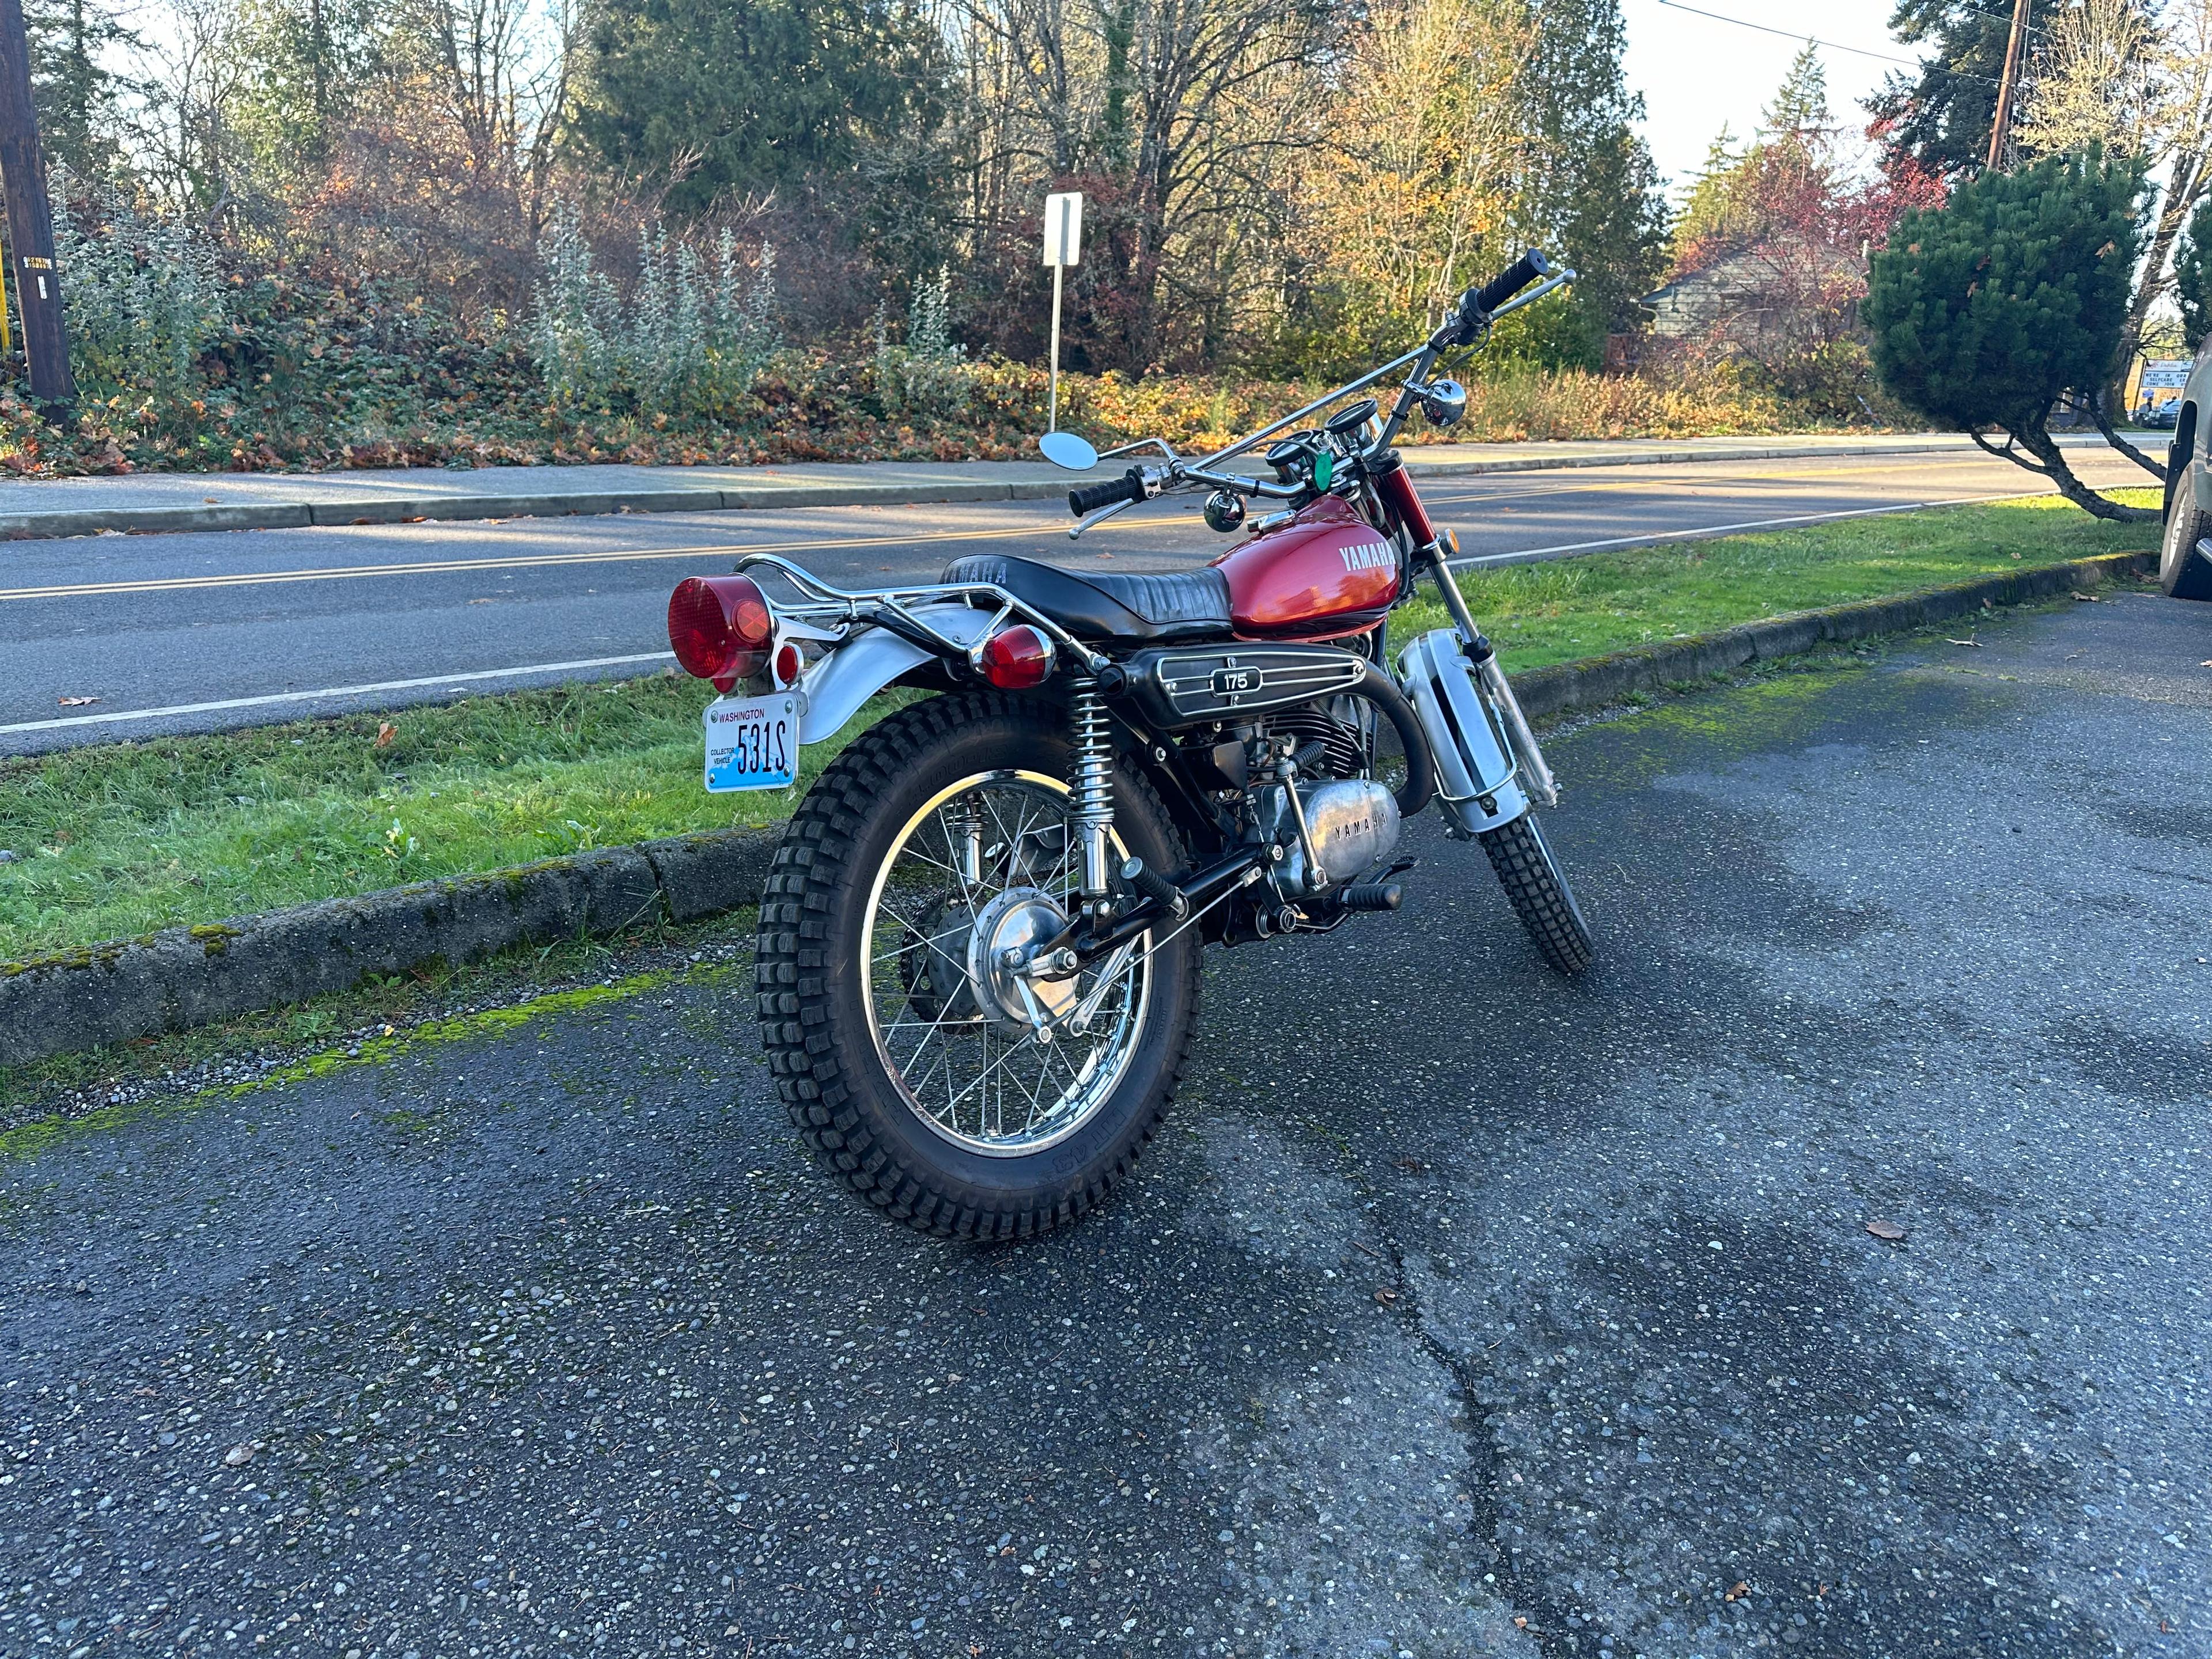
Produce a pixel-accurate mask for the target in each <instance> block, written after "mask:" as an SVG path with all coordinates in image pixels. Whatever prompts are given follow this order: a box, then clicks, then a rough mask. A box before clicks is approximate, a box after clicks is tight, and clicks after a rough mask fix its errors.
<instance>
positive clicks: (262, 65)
mask: <svg viewBox="0 0 2212 1659" xmlns="http://www.w3.org/2000/svg"><path fill="white" fill-rule="evenodd" d="M239 21H240V45H241V46H242V48H243V50H244V52H245V53H246V56H247V58H249V59H250V60H251V62H252V66H253V74H252V84H251V88H250V90H249V91H248V93H247V94H246V102H245V106H244V107H242V108H241V109H240V110H239V111H238V112H237V113H236V116H235V120H236V123H237V125H239V126H240V129H241V130H242V131H243V132H244V134H245V136H246V139H247V141H248V143H250V144H251V145H252V149H253V150H254V151H255V158H254V159H255V161H256V162H257V164H258V166H257V170H258V171H259V172H261V173H264V176H268V177H273V178H286V177H295V176H298V175H300V174H301V173H307V174H309V175H312V174H313V173H314V172H315V171H316V170H317V169H319V168H320V167H322V166H323V165H324V164H325V163H326V162H327V161H329V160H330V155H331V145H332V144H333V143H334V142H335V141H336V139H337V135H338V133H339V131H341V130H342V129H343V126H344V125H345V123H346V121H347V119H348V118H349V117H350V116H351V114H352V113H353V112H354V110H355V107H356V100H358V98H359V96H360V94H361V91H362V88H363V87H364V85H365V84H367V83H368V81H369V79H370V76H372V74H373V73H374V70H376V69H377V67H378V66H379V64H380V59H381V57H382V49H383V46H384V41H383V39H382V33H383V32H382V30H381V29H380V11H379V9H378V8H377V6H376V4H375V0H246V4H244V5H243V6H242V7H241V8H240V19H239Z"/></svg>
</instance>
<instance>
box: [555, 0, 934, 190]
mask: <svg viewBox="0 0 2212 1659" xmlns="http://www.w3.org/2000/svg"><path fill="white" fill-rule="evenodd" d="M592 51H593V61H592V72H591V81H590V83H589V84H588V86H587V87H586V89H585V93H584V97H583V100H582V107H581V108H580V111H579V112H578V117H577V122H576V128H577V131H578V133H579V135H580V137H582V138H583V140H584V141H585V143H586V144H588V145H589V146H590V147H592V149H596V150H598V151H599V154H600V155H601V156H602V157H604V158H605V160H606V161H610V162H611V163H613V164H614V165H615V166H616V167H618V168H620V169H622V170H623V171H625V172H629V173H634V174H641V175H644V176H647V177H653V178H657V179H661V180H663V181H665V182H666V183H668V184H669V185H670V189H669V191H668V195H667V198H666V199H667V203H668V205H669V206H670V207H671V209H673V210H677V211H679V212H694V211H697V210H701V209H703V208H704V207H706V206H707V205H708V203H710V202H712V201H713V200H714V198H715V197H718V196H720V195H721V194H723V193H724V192H735V193H739V194H744V193H751V194H756V195H764V194H767V193H769V192H771V191H790V192H794V193H797V192H803V191H805V190H806V189H808V188H809V187H811V186H818V185H821V184H822V183H823V181H824V180H825V179H829V178H835V177H849V176H850V175H851V173H852V172H853V169H854V165H855V161H856V160H857V159H858V158H859V157H860V155H862V154H864V153H865V152H866V150H867V149H869V147H870V145H871V143H872V141H876V140H882V139H888V138H892V137H896V136H898V135H900V134H902V133H904V132H908V131H911V130H912V128H913V126H914V125H915V120H914V118H915V115H916V114H917V112H918V106H923V105H926V104H927V103H928V102H929V101H930V100H931V99H932V97H933V94H934V92H935V87H934V84H933V82H934V77H935V76H936V75H937V74H938V70H937V58H938V54H937V52H936V51H935V50H934V48H933V42H932V40H931V39H930V36H929V28H928V25H927V21H926V20H924V19H922V18H921V17H920V16H919V15H917V14H916V13H915V12H913V11H911V10H910V9H907V8H906V7H904V6H903V5H901V4H898V3H895V0H607V3H605V5H604V6H603V7H602V9H601V10H600V12H599V23H598V27H596V28H595V30H594V31H593V34H592Z"/></svg>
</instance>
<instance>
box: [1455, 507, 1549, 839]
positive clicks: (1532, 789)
mask: <svg viewBox="0 0 2212 1659" xmlns="http://www.w3.org/2000/svg"><path fill="white" fill-rule="evenodd" d="M1422 553H1423V554H1424V555H1425V557H1426V559H1427V562H1428V567H1429V574H1430V575H1431V576H1433V577H1434V578H1436V583H1437V592H1439V593H1440V594H1442V595H1443V602H1444V609H1445V610H1446V611H1449V613H1450V615H1451V619H1452V625H1453V626H1454V627H1455V628H1456V629H1458V630H1459V637H1460V644H1461V647H1462V649H1463V650H1465V651H1466V653H1467V655H1468V661H1470V662H1471V663H1473V664H1474V671H1475V678H1476V679H1477V681H1478V682H1480V684H1481V686H1482V690H1483V695H1484V696H1486V697H1487V698H1488V699H1489V701H1490V706H1491V708H1492V712H1494V713H1495V714H1497V716H1498V720H1499V723H1500V724H1501V725H1503V726H1504V728H1505V737H1506V740H1507V742H1508V743H1510V744H1511V745H1512V749H1513V753H1514V756H1515V757H1516V759H1518V760H1519V761H1520V763H1521V770H1522V781H1523V782H1524V783H1526V784H1527V785H1528V793H1530V794H1531V795H1534V797H1535V798H1536V799H1538V800H1540V801H1541V802H1543V803H1544V805H1547V806H1557V805H1559V783H1558V781H1556V780H1555V779H1554V778H1553V776H1552V769H1551V768H1550V767H1549V766H1547V765H1546V764H1545V763H1544V751H1543V750H1542V749H1541V748H1540V747H1539V746H1538V745H1537V743H1536V734H1535V732H1533V731H1531V730H1530V729H1529V727H1528V716H1527V715H1526V714H1522V712H1521V700H1520V698H1518V697H1516V696H1514V695H1513V688H1512V686H1511V685H1510V684H1507V682H1506V678H1505V671H1504V669H1502V668H1500V667H1499V666H1498V653H1497V651H1496V650H1495V648H1493V647H1492V645H1491V643H1490V641H1488V640H1487V639H1486V638H1485V637H1484V636H1483V632H1482V630H1481V629H1480V628H1477V627H1476V626H1475V625H1474V615H1473V613H1472V612H1470V611H1468V608H1467V595H1465V594H1464V593H1462V592H1460V591H1459V584H1458V583H1457V582H1456V581H1454V580H1452V574H1451V567H1450V565H1449V564H1448V563H1447V562H1445V556H1444V550H1443V544H1442V543H1441V542H1431V543H1430V544H1428V546H1426V547H1425V548H1424V549H1422Z"/></svg>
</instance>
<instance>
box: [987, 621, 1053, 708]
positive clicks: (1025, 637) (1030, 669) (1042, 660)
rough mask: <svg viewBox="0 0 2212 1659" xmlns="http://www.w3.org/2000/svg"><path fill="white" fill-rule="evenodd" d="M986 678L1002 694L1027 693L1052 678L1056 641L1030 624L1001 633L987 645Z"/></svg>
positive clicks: (1002, 630)
mask: <svg viewBox="0 0 2212 1659" xmlns="http://www.w3.org/2000/svg"><path fill="white" fill-rule="evenodd" d="M979 661H980V665H981V668H982V670H983V678H985V679H987V680H988V681H990V682H991V684H994V685H995V686H997V687H998V688H999V690H1001V691H1026V690H1029V689H1030V687H1031V686H1033V685H1042V684H1044V683H1045V681H1047V680H1048V679H1049V678H1052V641H1050V640H1048V639H1047V638H1046V637H1045V636H1044V635H1042V633H1040V632H1039V631H1038V630H1037V629H1034V628H1032V627H1030V625H1029V624H1028V623H1016V624H1015V625H1014V626H1013V627H1012V628H1006V629H1000V631H999V632H997V633H995V634H994V635H991V637H990V638H989V639H988V640H987V641H984V645H983V653H982V656H981V659H979Z"/></svg>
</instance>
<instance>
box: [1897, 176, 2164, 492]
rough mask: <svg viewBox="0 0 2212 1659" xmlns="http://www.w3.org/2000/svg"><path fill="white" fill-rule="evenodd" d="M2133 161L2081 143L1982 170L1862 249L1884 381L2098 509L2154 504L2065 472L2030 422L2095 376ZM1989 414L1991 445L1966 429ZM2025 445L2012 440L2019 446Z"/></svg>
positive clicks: (2121, 298) (2135, 225) (2132, 194)
mask: <svg viewBox="0 0 2212 1659" xmlns="http://www.w3.org/2000/svg"><path fill="white" fill-rule="evenodd" d="M2142 187H2143V181H2142V173H2140V172H2139V171H2138V170H2137V169H2136V167H2134V166H2133V165H2132V164H2131V163H2129V162H2127V161H2108V160H2107V159H2106V157H2105V155H2103V153H2102V152H2101V151H2100V150H2097V149H2090V150H2088V151H2087V152H2085V153H2083V154H2081V155H2071V156H2052V157H2050V158H2048V159H2047V160H2045V161H2039V162H2037V163H2035V165H2033V167H2026V168H2023V169H2021V170H2020V171H2019V172H2016V173H1984V174H1982V175H1981V176H1980V177H1979V178H1978V179H1973V180H1972V182H1970V183H1968V184H1966V185H1960V187H1959V189H1958V190H1956V191H1954V192H1953V194H1952V196H1951V199H1950V200H1949V201H1948V203H1947V204H1945V205H1944V206H1942V207H1941V208H1937V209H1934V210H1924V211H1919V212H1914V213H1908V214H1906V215H1905V216H1904V217H1903V218H1901V219H1899V221H1898V222H1897V227H1896V228H1895V229H1894V230H1893V231H1892V232H1891V234H1890V239H1889V246H1888V247H1887V249H1885V250H1884V251H1883V252H1880V253H1878V254H1876V255H1875V258H1874V270H1873V275H1872V279H1871V283H1870V287H1869V293H1868V295H1867V300H1866V305H1865V307H1864V313H1865V317H1866V321H1867V324H1868V326H1869V328H1871V329H1872V331H1873V333H1874V340H1873V355H1874V362H1875V372H1876V373H1877V374H1880V376H1881V382H1882V385H1883V386H1884V387H1885V388H1886V389H1887V391H1888V392H1889V393H1890V395H1891V396H1893V397H1894V398H1898V399H1899V401H1901V402H1903V403H1905V404H1910V405H1911V407H1913V408H1915V409H1917V410H1921V411H1923V413H1925V414H1926V415H1928V416H1929V417H1930V418H1932V419H1934V420H1936V421H1940V422H1943V423H1944V424H1946V425H1948V426H1953V427H1956V428H1960V429H1961V430H1964V431H1966V432H1967V433H1970V434H1971V435H1972V436H1973V439H1974V441H1975V442H1976V443H1978V444H1979V445H1980V446H1981V447H1983V448H1984V449H1986V450H1988V451H1989V452H1990V453H1991V454H1993V455H2002V456H2003V457H2004V458H2005V459H2008V460H2010V461H2014V462H2016V463H2017V464H2018V465H2021V466H2023V467H2026V468H2027V470H2028V471H2031V472H2036V473H2040V474H2042V475H2043V476H2044V477H2048V478H2050V479H2051V481H2052V482H2053V483H2056V484H2057V486H2058V489H2060V491H2061V492H2062V493H2063V494H2064V495H2065V496H2066V498H2067V499H2068V500H2069V501H2072V502H2073V503H2074V504H2075V506H2077V507H2081V508H2082V509H2083V510H2084V511H2085V512H2088V513H2093V514H2095V515H2096V516H2097V517H2099V518H2100V519H2114V520H2143V519H2155V518H2156V517H2158V513H2157V512H2156V511H2155V509H2153V508H2150V507H2130V506H2126V505H2124V504H2123V503H2121V502H2118V501H2111V500H2108V499H2107V498H2106V497H2105V496H2103V495H2098V494H2097V493H2096V492H2094V491H2093V490H2092V489H2089V488H2088V487H2087V485H2085V484H2084V483H2081V480H2080V479H2079V478H2077V477H2075V475H2074V472H2073V471H2072V469H2071V468H2069V466H2068V465H2067V464H2066V458H2065V456H2064V455H2063V453H2062V452H2061V451H2060V450H2059V448H2058V447H2057V445H2056V444H2055V443H2053V442H2052V441H2051V435H2050V433H2049V431H2048V429H2047V428H2046V425H2045V422H2047V420H2048V419H2049V416H2050V413H2051V406H2052V405H2053V404H2056V403H2057V400H2058V399H2059V398H2061V397H2063V396H2064V395H2066V394H2067V393H2069V392H2071V393H2074V394H2075V395H2077V396H2081V397H2085V398H2093V397H2095V396H2096V395H2098V394H2099V393H2100V392H2101V391H2102V389H2103V387H2104V385H2105V382H2106V378H2107V377H2108V375H2109V374H2110V371H2111V368H2112V361H2113V357H2114V356H2115V354H2116V353H2117V351H2118V347H2119V343H2120V332H2121V329H2122V327H2123V326H2124V324H2125V323H2126V320H2127V313H2128V295H2129V289H2130V276H2131V274H2132V272H2133V269H2134V265H2135V260H2136V251H2137V248H2138V246H2139V244H2140V237H2141V222H2140V218H2139V204H2140V201H2141V198H2142ZM1989 428H2002V430H2004V431H2005V432H2006V433H2008V435H2009V437H2008V441H2007V442H2006V443H2005V444H2004V445H2003V446H2002V447H1997V446H1995V445H1992V444H1991V443H1990V441H1988V440H1987V439H1986V438H1985V437H1984V436H1983V434H1984V431H1986V430H1987V429H1989ZM2022 451H2025V452H2026V453H2024V454H2023V453H2021V452H2022Z"/></svg>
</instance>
